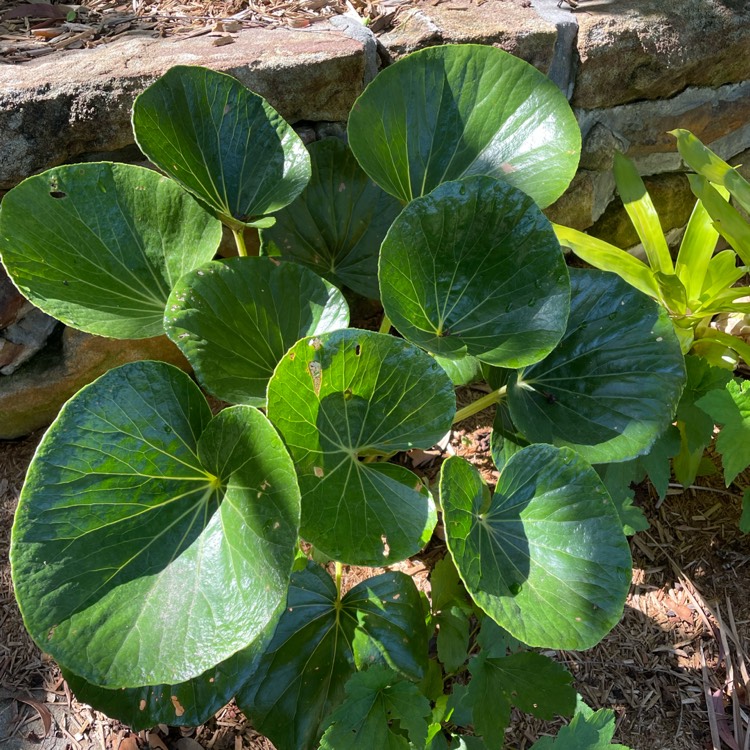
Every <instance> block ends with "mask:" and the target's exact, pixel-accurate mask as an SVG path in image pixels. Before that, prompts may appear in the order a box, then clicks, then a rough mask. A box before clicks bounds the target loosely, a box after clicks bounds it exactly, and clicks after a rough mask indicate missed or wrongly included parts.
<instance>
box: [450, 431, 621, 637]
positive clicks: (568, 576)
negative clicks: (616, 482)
mask: <svg viewBox="0 0 750 750" xmlns="http://www.w3.org/2000/svg"><path fill="white" fill-rule="evenodd" d="M440 500H441V503H442V506H443V514H444V519H445V532H446V542H447V544H448V549H449V550H450V553H451V555H452V556H453V560H454V562H455V563H456V567H457V568H458V572H459V574H460V576H461V578H462V580H463V582H464V584H465V585H466V588H467V590H468V591H469V593H470V594H471V596H472V598H473V599H474V601H475V602H476V603H477V604H478V605H479V606H480V607H481V608H482V609H483V610H484V611H485V612H487V614H488V615H490V617H492V619H493V620H495V622H497V623H498V624H499V625H500V626H501V627H503V628H505V629H506V630H507V631H508V632H509V633H510V634H511V635H513V636H514V637H515V638H518V640H520V641H522V642H524V643H526V644H528V645H529V646H536V647H543V648H556V649H584V648H588V647H590V646H593V645H594V644H596V643H598V642H599V641H600V640H601V639H602V638H603V637H604V636H605V635H606V633H608V632H609V630H611V629H612V628H613V627H614V626H615V624H616V623H617V622H618V620H619V619H620V617H621V616H622V610H623V606H624V604H625V597H626V595H627V592H628V587H629V585H630V567H631V560H630V551H629V548H628V542H627V539H626V537H625V534H624V533H623V531H622V523H621V522H620V519H619V517H618V515H617V510H616V509H615V507H614V505H613V503H612V501H611V499H610V498H609V495H608V494H607V491H606V490H605V488H604V485H603V484H602V482H601V480H600V479H599V477H598V476H597V474H596V472H595V471H594V470H593V469H592V468H591V466H589V464H587V463H586V461H584V460H583V459H582V458H581V457H580V456H579V455H578V454H577V453H575V452H574V451H572V450H570V449H569V448H555V447H553V446H551V445H532V446H529V447H528V448H524V449H523V450H522V451H520V452H519V453H517V454H516V455H514V456H512V457H511V458H510V460H509V461H508V463H507V464H506V465H505V467H504V468H503V471H502V473H501V474H500V479H499V480H498V484H497V488H496V489H495V494H494V495H492V494H491V492H490V490H489V489H488V487H487V486H486V485H485V484H484V482H483V481H482V478H481V476H480V475H479V472H478V471H477V470H476V469H475V468H474V467H473V466H471V464H469V463H468V462H466V461H464V460H463V459H461V458H458V457H453V458H449V459H448V460H447V461H446V462H445V463H444V464H443V467H442V471H441V475H440Z"/></svg>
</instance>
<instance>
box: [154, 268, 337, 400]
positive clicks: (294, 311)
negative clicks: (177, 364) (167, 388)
mask: <svg viewBox="0 0 750 750" xmlns="http://www.w3.org/2000/svg"><path fill="white" fill-rule="evenodd" d="M348 324H349V309H348V307H347V304H346V301H345V300H344V297H343V295H342V294H341V292H339V290H338V289H336V287H334V286H331V285H330V284H328V283H327V282H325V281H323V279H321V278H320V277H319V276H317V275H316V274H314V273H313V272H312V271H310V270H309V269H307V268H304V267H303V266H299V265H297V264H296V263H287V262H279V261H277V260H272V259H270V258H230V259H228V260H223V261H212V262H209V263H207V264H205V265H203V266H200V267H199V268H197V269H196V270H194V271H192V272H191V273H188V274H186V275H185V276H183V278H182V279H181V280H180V281H179V283H178V284H177V285H176V286H175V288H174V289H173V290H172V294H171V296H170V298H169V303H168V304H167V314H166V317H165V323H164V327H165V329H166V331H167V334H168V336H169V337H170V338H171V339H172V341H174V343H175V344H177V346H179V347H180V349H181V350H182V353H183V354H184V355H185V357H187V359H188V361H189V362H190V364H191V365H192V366H193V368H194V370H195V374H196V376H197V377H198V380H199V381H200V382H201V384H202V385H203V386H204V387H205V388H206V389H207V390H208V391H210V392H211V393H212V394H213V395H214V396H217V397H218V398H221V399H223V400H224V401H229V402H230V403H246V404H250V405H252V406H265V405H266V388H267V386H268V381H269V380H270V378H271V375H272V374H273V371H274V369H275V368H276V365H277V364H278V363H279V360H281V358H282V357H283V356H284V353H285V352H286V351H287V349H289V347H290V346H292V344H294V343H296V342H297V341H298V340H299V339H301V338H302V337H303V336H312V335H315V334H319V333H325V332H326V331H333V330H336V329H339V328H346V327H347V325H348Z"/></svg>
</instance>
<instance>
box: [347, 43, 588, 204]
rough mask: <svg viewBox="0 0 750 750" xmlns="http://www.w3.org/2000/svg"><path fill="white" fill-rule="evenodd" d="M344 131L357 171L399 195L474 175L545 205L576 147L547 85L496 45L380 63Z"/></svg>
mask: <svg viewBox="0 0 750 750" xmlns="http://www.w3.org/2000/svg"><path fill="white" fill-rule="evenodd" d="M348 133H349V142H350V144H351V147H352V151H353V152H354V155H355V156H356V157H357V160H358V161H359V163H360V164H361V165H362V167H363V169H364V170H365V172H367V174H369V175H370V177H372V178H373V179H374V180H375V182H377V183H378V184H379V185H380V186H381V187H382V188H383V189H384V190H385V191H386V192H388V193H390V194H391V195H395V196H396V197H397V198H399V199H400V200H402V201H404V202H408V201H411V200H413V199H414V198H417V197H419V196H421V195H426V194H427V193H429V192H431V191H432V190H434V189H435V188H436V187H437V186H438V185H440V184H442V183H443V182H448V181H450V180H457V179H460V178H461V177H466V176H468V175H473V174H482V175H488V176H490V177H494V178H497V179H503V180H505V181H507V182H509V183H510V184H511V185H515V186H516V187H517V188H520V189H521V190H523V191H524V192H525V193H527V194H528V195H530V196H531V197H532V198H533V199H534V201H535V202H536V203H537V204H538V205H539V206H541V207H545V206H548V205H549V204H550V203H552V202H553V201H555V200H557V198H559V197H560V195H562V193H563V192H564V191H565V189H566V188H567V187H568V185H569V183H570V181H571V179H572V178H573V175H574V174H575V171H576V168H577V166H578V157H579V155H580V150H581V135H580V130H579V128H578V124H577V123H576V120H575V117H574V116H573V112H572V110H571V109H570V106H569V104H568V102H567V100H566V99H565V96H564V95H563V94H562V93H561V91H560V90H559V89H558V88H557V86H555V84H553V83H552V82H551V81H550V80H549V79H548V78H547V77H546V76H544V75H543V74H542V73H540V72H539V71H538V70H536V69H535V68H533V67H532V66H531V65H529V64H528V63H526V62H524V61H523V60H520V59H518V58H517V57H513V56H511V55H509V54H508V53H506V52H503V51H502V50H500V49H497V48H494V47H489V46H480V45H469V44H462V45H446V46H442V47H430V48H429V49H424V50H420V51H419V52H415V53H414V54H412V55H409V56H407V57H405V58H403V59H402V60H400V61H399V62H397V63H396V64H395V65H391V66H389V67H387V68H385V70H383V71H382V72H381V73H380V74H379V75H378V76H377V77H376V78H375V80H374V81H373V82H372V83H371V84H370V85H369V86H368V87H367V89H366V90H365V91H364V93H363V94H362V95H361V96H360V97H359V99H357V101H356V102H355V103H354V109H353V110H352V113H351V115H350V116H349V129H348Z"/></svg>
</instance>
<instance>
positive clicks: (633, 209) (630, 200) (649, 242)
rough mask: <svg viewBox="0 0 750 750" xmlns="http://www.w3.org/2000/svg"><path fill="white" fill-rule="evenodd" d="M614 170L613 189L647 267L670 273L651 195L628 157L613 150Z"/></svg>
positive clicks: (657, 215)
mask: <svg viewBox="0 0 750 750" xmlns="http://www.w3.org/2000/svg"><path fill="white" fill-rule="evenodd" d="M614 172H615V183H616V184H617V191H618V192H619V193H620V198H621V199H622V204H623V206H624V207H625V210H626V211H627V213H628V216H629V217H630V220H631V221H632V222H633V226H634V227H635V231H636V232H637V233H638V237H639V238H640V240H641V243H642V244H643V249H644V250H645V251H646V257H647V258H648V263H649V265H650V266H651V270H652V271H661V272H662V273H664V274H672V273H674V266H673V265H672V257H671V256H670V254H669V248H668V247H667V241H666V239H664V231H663V230H662V228H661V222H660V221H659V214H657V213H656V209H655V208H654V204H653V202H652V200H651V196H650V195H649V194H648V191H647V190H646V186H645V185H644V184H643V180H642V179H641V176H640V175H639V174H638V170H637V169H636V168H635V166H634V165H633V162H631V161H630V159H628V158H627V157H626V156H623V155H622V154H621V153H619V152H615V164H614Z"/></svg>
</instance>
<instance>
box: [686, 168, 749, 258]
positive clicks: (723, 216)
mask: <svg viewBox="0 0 750 750" xmlns="http://www.w3.org/2000/svg"><path fill="white" fill-rule="evenodd" d="M688 180H689V181H690V189H691V190H692V191H693V193H694V195H695V196H696V198H699V199H700V200H701V202H702V203H703V205H704V206H705V207H706V211H708V213H709V214H710V216H711V218H712V219H713V222H714V227H715V228H716V229H717V230H718V232H719V234H720V235H721V236H722V237H723V238H724V239H725V240H726V241H727V242H728V243H729V244H730V245H731V246H732V247H733V248H734V250H735V251H736V253H737V255H739V256H740V258H741V259H742V262H743V263H744V264H745V265H750V222H748V221H747V219H746V218H745V217H744V216H743V215H742V214H741V213H740V212H739V211H738V210H737V209H736V208H734V206H732V205H731V204H730V203H729V202H728V201H727V200H725V198H724V197H723V196H722V195H721V193H719V191H718V190H717V189H716V188H715V187H713V185H711V183H710V182H709V181H708V180H706V179H704V178H703V177H700V176H699V175H694V174H690V175H688Z"/></svg>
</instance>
